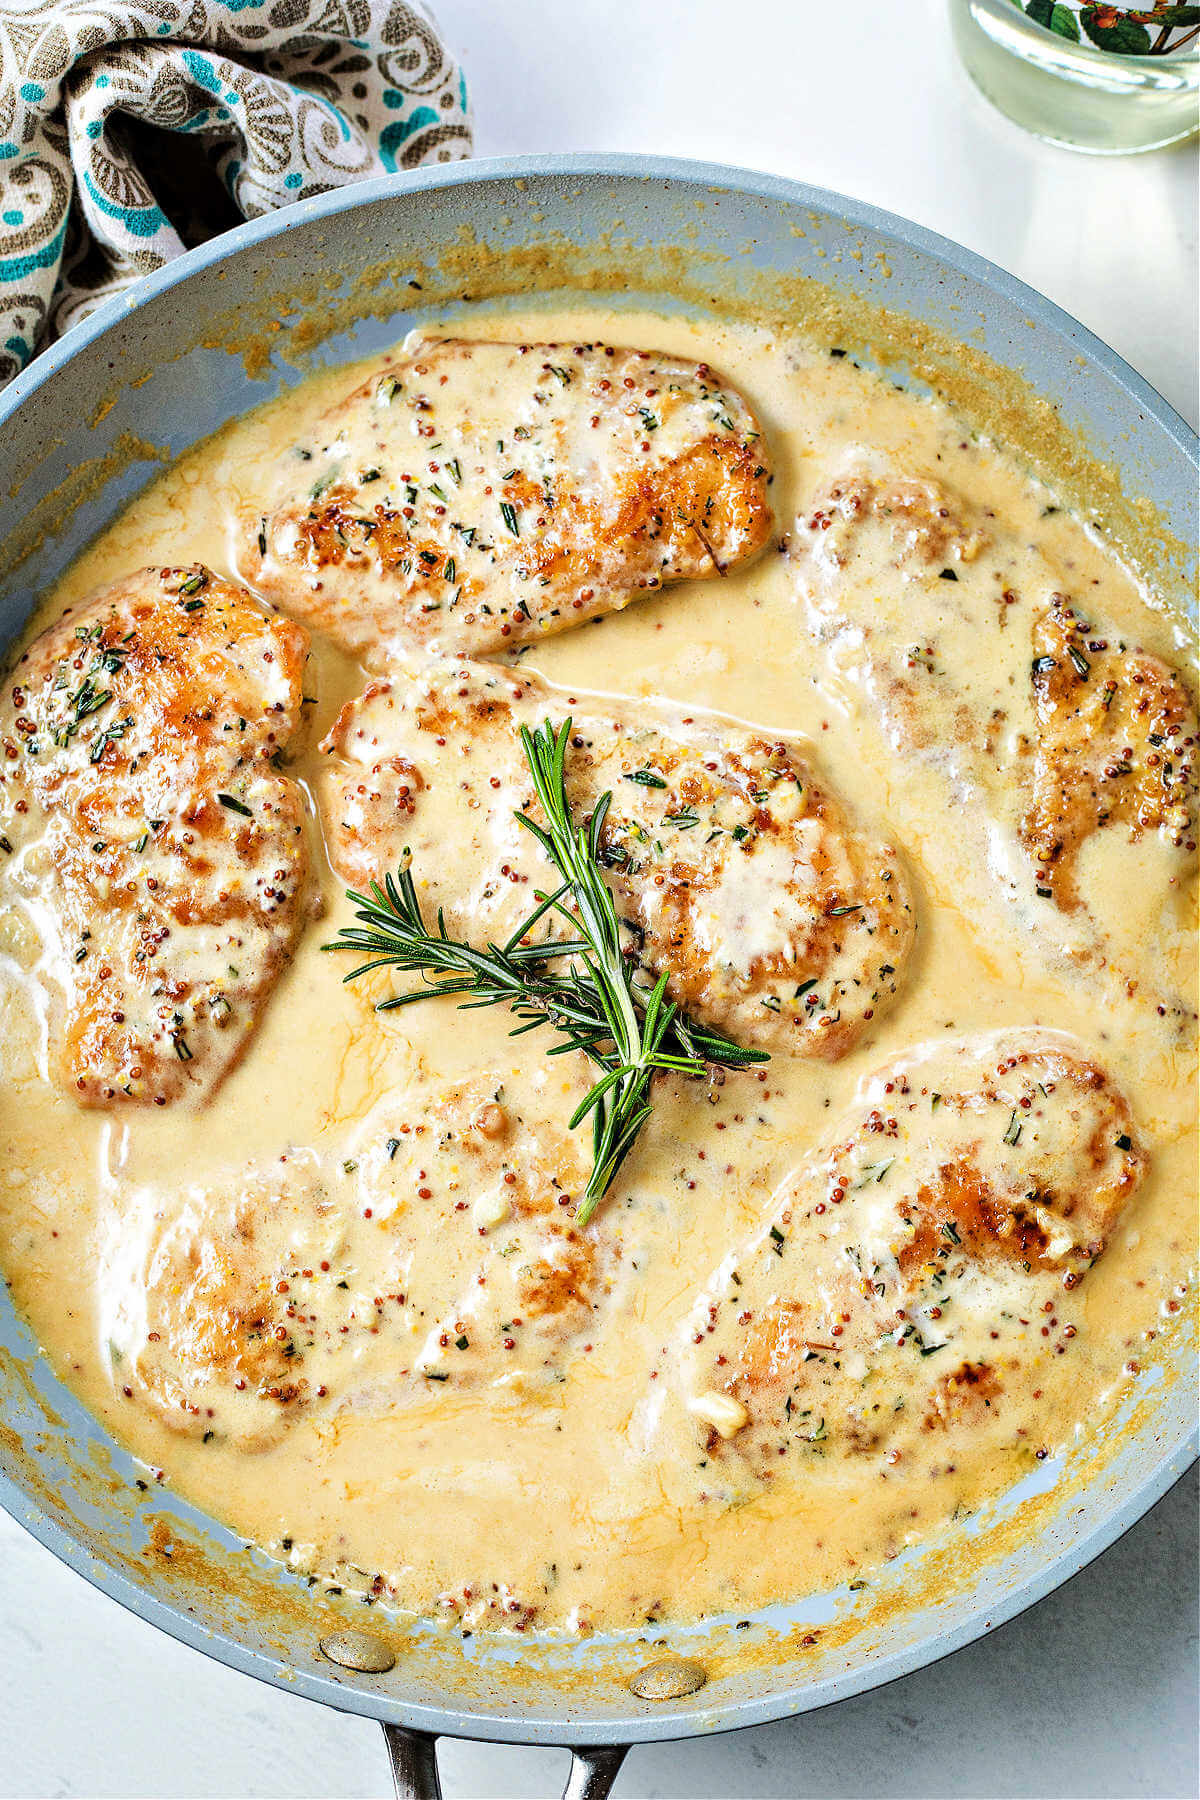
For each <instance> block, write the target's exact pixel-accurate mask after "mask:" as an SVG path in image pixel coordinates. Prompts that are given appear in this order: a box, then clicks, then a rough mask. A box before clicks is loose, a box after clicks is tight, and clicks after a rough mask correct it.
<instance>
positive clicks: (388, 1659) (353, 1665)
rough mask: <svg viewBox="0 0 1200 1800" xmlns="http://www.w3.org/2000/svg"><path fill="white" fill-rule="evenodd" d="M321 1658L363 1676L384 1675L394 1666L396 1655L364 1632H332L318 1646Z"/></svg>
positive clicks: (380, 1641) (379, 1640) (382, 1643)
mask: <svg viewBox="0 0 1200 1800" xmlns="http://www.w3.org/2000/svg"><path fill="white" fill-rule="evenodd" d="M318 1647H319V1649H320V1652H321V1655H322V1656H325V1657H328V1659H329V1661H330V1662H331V1663H337V1664H338V1666H339V1668H343V1669H357V1670H359V1672H360V1673H361V1674H363V1675H386V1674H387V1672H388V1670H389V1669H394V1668H395V1666H396V1653H395V1651H394V1650H390V1649H389V1648H388V1646H387V1645H386V1644H385V1643H384V1642H383V1641H382V1639H380V1638H377V1637H371V1636H370V1635H369V1634H368V1633H367V1632H365V1631H334V1632H331V1633H330V1635H329V1636H328V1637H325V1638H322V1639H321V1642H320V1645H319V1646H318Z"/></svg>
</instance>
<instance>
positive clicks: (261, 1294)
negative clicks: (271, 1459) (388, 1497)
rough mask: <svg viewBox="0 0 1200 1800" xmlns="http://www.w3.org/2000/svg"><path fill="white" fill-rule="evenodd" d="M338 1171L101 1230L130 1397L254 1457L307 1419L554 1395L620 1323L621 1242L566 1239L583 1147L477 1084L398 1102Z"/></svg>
mask: <svg viewBox="0 0 1200 1800" xmlns="http://www.w3.org/2000/svg"><path fill="white" fill-rule="evenodd" d="M343 1150H344V1153H343V1154H342V1155H341V1158H340V1161H339V1160H335V1158H334V1156H333V1155H329V1156H327V1157H326V1159H325V1161H324V1164H322V1161H321V1160H320V1158H319V1157H318V1156H317V1155H316V1154H315V1153H313V1152H309V1151H305V1152H299V1153H289V1154H287V1155H285V1156H282V1157H280V1158H279V1159H278V1161H277V1162H275V1163H274V1164H272V1165H270V1166H269V1167H265V1168H259V1167H251V1168H248V1169H232V1170H231V1171H230V1172H229V1175H228V1177H227V1178H226V1179H224V1180H223V1181H221V1182H219V1183H213V1184H210V1185H209V1186H207V1187H204V1188H194V1189H188V1190H187V1192H186V1194H185V1195H184V1196H183V1197H182V1198H181V1200H180V1201H179V1203H178V1204H175V1205H172V1206H169V1207H164V1205H163V1204H162V1197H161V1194H160V1193H154V1192H146V1193H144V1194H141V1195H136V1194H135V1195H134V1196H133V1199H132V1202H131V1204H129V1205H126V1206H123V1207H122V1209H121V1212H120V1216H119V1217H118V1216H116V1215H114V1216H113V1217H112V1218H111V1219H110V1221H109V1225H108V1229H107V1232H106V1234H105V1240H104V1244H103V1247H102V1263H103V1277H104V1278H103V1280H102V1281H101V1282H100V1284H99V1291H100V1292H101V1293H102V1294H103V1296H104V1308H105V1317H104V1319H103V1320H102V1324H103V1330H104V1340H105V1342H106V1343H107V1344H108V1346H109V1353H110V1357H111V1362H112V1373H113V1381H114V1385H115V1386H116V1387H117V1388H118V1390H119V1391H121V1392H123V1394H124V1397H125V1398H127V1399H129V1400H131V1401H133V1402H135V1403H137V1404H140V1405H145V1406H149V1407H150V1408H152V1409H153V1410H154V1411H155V1412H156V1413H157V1414H158V1415H159V1416H160V1417H161V1418H162V1419H164V1420H165V1421H166V1423H167V1424H169V1425H170V1426H172V1427H173V1428H174V1429H177V1430H179V1431H181V1432H186V1433H189V1434H192V1435H195V1436H203V1435H204V1434H206V1433H213V1434H216V1435H217V1436H219V1437H222V1438H229V1439H232V1440H234V1441H236V1442H237V1443H238V1444H239V1445H241V1446H242V1447H243V1448H246V1449H259V1448H263V1447H265V1446H267V1445H269V1444H271V1443H273V1442H275V1441H276V1440H277V1439H278V1437H279V1435H280V1434H281V1432H283V1431H284V1430H286V1429H287V1427H288V1425H289V1424H290V1422H291V1421H292V1420H293V1419H294V1418H295V1417H296V1416H297V1414H298V1413H300V1412H301V1411H303V1410H305V1409H308V1408H312V1407H314V1406H316V1407H322V1408H324V1409H325V1410H328V1411H335V1410H337V1409H338V1408H344V1407H354V1408H355V1409H359V1410H363V1409H365V1410H368V1411H375V1412H378V1413H381V1414H386V1413H387V1412H389V1411H391V1410H392V1409H393V1408H394V1407H396V1406H409V1405H413V1404H418V1403H421V1402H425V1403H427V1404H431V1405H432V1404H437V1402H438V1400H439V1397H441V1396H443V1395H446V1394H448V1393H453V1392H455V1391H457V1390H461V1389H464V1388H470V1387H478V1386H493V1387H499V1388H503V1389H508V1388H513V1389H517V1390H523V1389H526V1388H531V1387H532V1388H533V1389H537V1388H545V1387H547V1386H553V1385H554V1384H555V1383H557V1382H559V1381H560V1380H561V1379H562V1369H563V1365H564V1363H565V1362H566V1361H567V1360H568V1359H569V1358H570V1356H572V1355H573V1354H575V1353H576V1352H577V1350H578V1349H579V1346H580V1344H581V1342H582V1341H584V1340H587V1339H590V1337H591V1336H592V1335H593V1334H594V1333H595V1332H596V1331H597V1330H598V1329H599V1327H600V1325H601V1324H602V1323H603V1320H604V1318H605V1316H606V1314H607V1312H608V1310H609V1309H610V1305H611V1297H612V1295H613V1292H614V1290H615V1287H616V1284H617V1281H618V1279H619V1274H620V1265H621V1233H622V1231H623V1230H624V1229H625V1226H624V1225H623V1223H622V1221H621V1220H620V1219H619V1218H613V1217H611V1216H610V1217H601V1218H599V1219H597V1221H596V1222H595V1223H594V1224H593V1225H590V1226H588V1227H587V1228H585V1229H584V1230H582V1231H581V1230H579V1229H578V1228H577V1227H576V1226H575V1223H574V1220H573V1217H572V1202H573V1200H574V1198H575V1197H576V1196H577V1195H578V1193H579V1192H580V1191H581V1189H582V1187H583V1185H584V1183H585V1182H586V1179H587V1167H586V1165H585V1164H584V1163H583V1162H582V1161H581V1159H580V1151H579V1148H578V1146H577V1144H576V1142H575V1141H574V1140H573V1139H571V1138H569V1137H566V1136H563V1135H561V1134H559V1133H557V1132H556V1131H555V1130H553V1129H552V1128H550V1127H549V1126H547V1124H546V1123H545V1122H544V1121H542V1120H533V1121H529V1122H526V1121H525V1120H524V1119H522V1118H521V1117H520V1116H518V1115H517V1114H516V1113H515V1112H514V1110H513V1109H512V1107H511V1106H510V1105H508V1104H507V1103H506V1101H505V1097H504V1093H503V1090H502V1089H500V1088H498V1086H497V1084H496V1083H495V1082H490V1081H488V1080H486V1079H477V1080H475V1081H473V1082H471V1083H468V1084H467V1085H465V1086H458V1087H451V1088H447V1089H444V1090H440V1091H434V1090H429V1091H426V1090H423V1089H419V1090H415V1091H413V1092H411V1093H409V1092H396V1093H392V1094H388V1095H386V1096H385V1097H384V1098H383V1099H382V1100H381V1101H380V1102H378V1104H377V1105H376V1106H375V1108H374V1109H373V1110H372V1112H371V1113H370V1114H369V1115H368V1116H367V1118H366V1119H364V1120H363V1121H362V1123H361V1125H359V1126H358V1128H357V1129H356V1131H355V1133H354V1135H353V1138H352V1139H351V1140H350V1141H349V1142H348V1143H347V1144H345V1145H344V1146H343ZM323 1171H324V1172H323Z"/></svg>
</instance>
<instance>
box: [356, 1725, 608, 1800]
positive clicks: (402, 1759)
mask: <svg viewBox="0 0 1200 1800" xmlns="http://www.w3.org/2000/svg"><path fill="white" fill-rule="evenodd" d="M383 1736H384V1740H385V1742H386V1744H387V1747H388V1755H389V1757H390V1758H391V1763H392V1780H393V1781H394V1783H395V1784H396V1800H442V1782H441V1777H440V1775H439V1774H438V1766H437V1739H436V1738H435V1737H433V1736H431V1735H430V1733H429V1732H427V1731H408V1730H406V1729H405V1727H404V1726H403V1725H388V1724H385V1725H384V1727H383ZM628 1749H629V1745H628V1744H597V1745H595V1746H594V1747H593V1748H590V1749H586V1750H572V1751H571V1772H570V1774H569V1775H568V1776H567V1785H566V1787H565V1788H564V1789H563V1792H562V1800H608V1795H609V1793H610V1792H611V1791H612V1784H613V1782H614V1781H615V1780H616V1779H617V1771H618V1770H619V1769H620V1767H621V1764H622V1763H623V1762H624V1760H625V1753H626V1751H627V1750H628Z"/></svg>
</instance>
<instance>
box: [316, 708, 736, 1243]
mask: <svg viewBox="0 0 1200 1800" xmlns="http://www.w3.org/2000/svg"><path fill="white" fill-rule="evenodd" d="M570 733H571V720H570V719H567V720H566V721H565V723H564V724H562V725H560V726H558V727H557V728H556V727H555V726H554V725H552V724H551V723H549V722H546V723H544V724H542V725H539V726H538V728H537V729H536V730H535V731H533V730H530V729H529V727H528V726H522V727H521V744H522V748H523V749H524V752H525V758H526V761H527V762H528V764H529V772H530V774H531V776H532V777H533V784H534V790H535V792H536V794H537V798H538V802H539V805H540V806H541V810H542V814H543V817H544V818H545V820H546V823H545V825H540V824H538V823H537V822H536V821H535V820H533V819H531V818H529V817H528V815H527V814H525V813H517V814H515V817H516V818H517V819H519V820H520V822H521V824H522V825H523V826H524V827H525V828H526V830H528V831H530V832H532V834H533V835H534V837H536V838H537V840H538V843H539V844H540V845H541V847H542V849H543V851H544V852H545V854H546V856H547V858H548V859H549V861H550V863H551V864H552V865H553V867H554V868H555V869H556V870H557V871H558V873H559V875H560V876H561V877H562V880H561V883H560V885H559V886H558V887H557V888H556V889H554V891H553V892H541V891H538V892H537V894H536V899H537V905H536V907H535V908H534V909H533V911H532V912H531V913H529V914H528V915H527V917H525V918H524V919H522V921H521V923H520V924H519V925H518V926H517V928H516V930H515V931H514V932H513V933H512V935H511V937H510V938H509V939H508V941H507V943H505V944H489V945H488V946H487V948H486V949H485V950H478V949H476V948H475V947H474V946H473V945H471V944H466V943H463V942H461V941H460V940H459V939H457V938H452V937H451V936H450V934H449V932H448V931H447V930H446V921H445V917H444V914H443V912H442V910H441V909H440V908H439V910H438V916H437V929H436V931H430V930H429V928H428V926H427V924H426V922H425V919H424V917H423V915H422V912H421V903H420V900H419V899H418V897H417V890H416V886H415V884H414V882H413V878H412V871H411V868H410V867H409V866H408V864H407V863H405V864H404V866H402V867H401V868H400V869H399V870H398V872H397V874H396V875H395V876H392V875H388V876H386V877H385V878H384V882H383V885H382V886H381V885H380V884H379V883H378V882H372V883H371V888H370V892H369V894H356V893H350V894H348V896H347V897H348V898H349V899H350V900H351V901H352V902H353V904H354V905H355V907H356V908H357V911H356V913H355V919H356V921H357V923H356V924H355V925H352V926H345V927H343V929H342V930H341V932H340V933H339V934H338V937H337V938H336V939H335V940H334V942H333V943H330V944H326V945H325V948H326V949H327V950H360V951H364V952H366V960H365V961H364V962H361V963H359V965H358V966H357V968H354V969H352V970H351V971H350V973H349V974H348V975H347V976H345V977H344V979H345V980H346V981H354V980H355V979H356V978H357V977H358V976H360V975H364V974H366V973H367V972H368V971H369V970H371V969H378V968H384V967H390V968H398V969H404V970H409V971H411V972H412V973H414V974H419V975H420V976H421V977H422V984H421V985H420V986H419V987H416V988H414V989H412V990H410V991H409V992H408V993H404V994H396V995H394V996H392V997H391V998H390V999H387V1000H383V1001H381V1002H380V1003H379V1008H378V1010H379V1011H381V1012H386V1011H388V1010H390V1009H393V1008H395V1007H400V1006H411V1005H413V1004H414V1003H415V1002H416V1001H418V1000H426V999H428V998H430V996H431V995H456V996H459V997H460V998H459V1001H458V1004H459V1005H460V1006H461V1007H466V1008H473V1007H480V1006H499V1005H506V1006H507V1007H508V1008H509V1009H510V1011H511V1012H512V1013H513V1015H514V1017H515V1018H516V1019H517V1020H518V1021H519V1023H518V1024H517V1025H515V1026H514V1028H513V1031H512V1033H511V1035H512V1036H513V1037H519V1036H521V1035H522V1034H523V1033H525V1032H527V1031H536V1030H537V1029H538V1028H539V1027H541V1026H551V1027H553V1029H554V1030H555V1031H556V1032H557V1034H558V1038H557V1042H556V1043H554V1044H553V1045H552V1047H551V1049H550V1051H549V1054H550V1055H551V1056H561V1055H563V1054H564V1053H565V1052H567V1051H570V1050H580V1051H582V1052H583V1053H584V1055H585V1056H587V1057H589V1058H590V1060H591V1062H592V1064H593V1066H594V1067H595V1068H596V1069H597V1070H598V1072H599V1075H598V1079H597V1080H596V1082H595V1083H594V1085H593V1086H592V1087H591V1088H590V1089H589V1091H588V1093H587V1094H585V1096H584V1098H583V1099H582V1100H581V1101H580V1103H579V1105H578V1106H577V1107H576V1109H575V1112H574V1114H573V1115H572V1117H571V1121H570V1123H571V1127H572V1129H573V1128H574V1127H575V1126H577V1125H580V1124H582V1123H583V1121H584V1120H585V1119H587V1118H588V1117H589V1116H590V1118H591V1121H592V1172H591V1175H590V1176H589V1178H588V1183H587V1186H586V1188H585V1189H584V1193H583V1196H582V1198H581V1200H580V1203H579V1207H578V1209H577V1213H576V1218H577V1221H578V1223H579V1224H580V1225H586V1224H587V1222H588V1220H589V1219H590V1218H591V1216H592V1214H593V1213H594V1212H595V1210H596V1207H597V1206H598V1205H599V1203H600V1201H601V1199H602V1198H603V1196H604V1195H605V1194H606V1193H607V1191H608V1189H609V1188H610V1187H611V1186H612V1183H613V1181H614V1180H615V1179H616V1176H617V1172H618V1170H619V1169H620V1167H621V1164H622V1163H623V1162H624V1160H625V1158H626V1157H627V1156H628V1154H629V1152H630V1150H631V1149H632V1147H633V1144H634V1142H635V1140H636V1139H637V1136H638V1134H639V1132H640V1131H641V1129H642V1127H643V1126H644V1125H645V1123H646V1121H647V1119H648V1118H649V1117H650V1113H651V1111H652V1110H653V1108H652V1103H651V1099H650V1090H651V1087H652V1084H653V1081H654V1077H655V1075H656V1074H657V1073H658V1072H659V1071H660V1070H674V1071H676V1072H677V1073H679V1074H683V1075H691V1076H698V1075H702V1074H704V1073H705V1072H706V1070H707V1068H708V1067H709V1066H710V1065H717V1066H720V1067H723V1068H744V1067H746V1066H747V1065H748V1064H751V1063H761V1062H766V1061H767V1060H768V1058H767V1055H766V1052H765V1051H762V1050H746V1049H743V1048H742V1047H741V1046H740V1045H738V1044H735V1043H733V1042H732V1041H731V1040H730V1039H729V1038H726V1037H724V1036H723V1035H722V1034H721V1033H720V1032H715V1031H710V1030H707V1029H705V1028H703V1027H701V1026H698V1025H696V1024H694V1023H693V1022H692V1021H691V1020H690V1019H688V1018H687V1017H686V1015H684V1014H683V1013H681V1012H680V1010H679V1008H678V1007H677V1006H676V1005H675V1003H674V1002H673V1001H670V1000H668V999H667V997H666V989H667V982H668V980H669V972H666V971H664V973H663V974H662V975H660V976H659V978H658V980H657V981H656V982H655V983H654V985H653V987H650V988H647V987H645V986H644V985H643V984H642V983H640V982H639V981H638V980H637V979H636V975H637V970H636V966H635V965H634V963H633V962H632V960H631V959H630V958H627V957H626V956H625V955H624V953H623V951H622V948H621V924H620V919H619V918H618V915H617V909H616V905H615V903H614V901H613V896H612V893H611V891H610V890H609V888H608V886H607V884H606V882H605V880H604V877H603V874H602V873H601V865H600V837H601V833H602V831H603V829H604V821H605V819H606V817H607V815H608V809H609V807H610V805H611V803H612V795H611V794H605V795H603V796H602V797H601V799H600V801H599V802H598V804H597V806H596V808H595V810H594V812H593V813H592V816H591V819H590V820H589V821H588V823H587V825H586V826H580V825H576V823H575V821H574V818H573V816H572V813H571V806H570V802H569V800H568V799H567V791H566V780H565V767H564V765H565V760H566V750H567V744H568V741H569V738H570ZM554 916H557V917H558V918H560V919H561V920H563V921H565V922H566V924H567V926H568V928H569V931H570V933H571V935H570V936H567V937H548V936H545V935H543V936H541V937H538V938H536V939H532V938H531V934H532V933H533V931H534V930H535V929H536V927H537V926H539V925H540V924H541V923H542V921H543V920H544V919H547V918H551V917H554ZM551 965H554V966H553V967H552V966H551Z"/></svg>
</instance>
